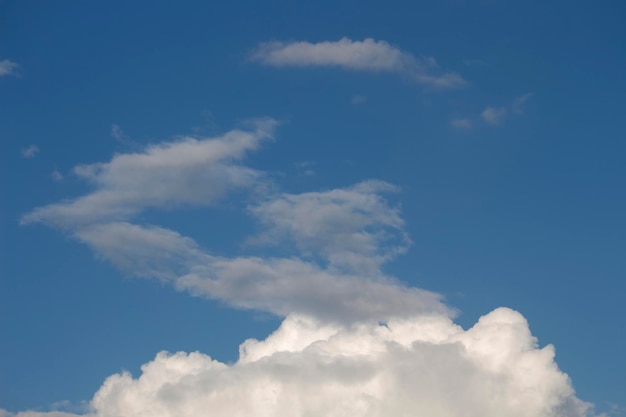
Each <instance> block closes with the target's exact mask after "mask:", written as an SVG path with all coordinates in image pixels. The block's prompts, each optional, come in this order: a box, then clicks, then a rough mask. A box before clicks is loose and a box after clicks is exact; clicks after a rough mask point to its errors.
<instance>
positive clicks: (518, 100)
mask: <svg viewBox="0 0 626 417" xmlns="http://www.w3.org/2000/svg"><path fill="white" fill-rule="evenodd" d="M533 95H534V93H526V94H522V95H521V96H518V97H515V99H514V100H513V106H512V110H513V113H516V114H523V113H524V107H525V105H526V102H527V101H528V100H530V98H531V97H532V96H533Z"/></svg>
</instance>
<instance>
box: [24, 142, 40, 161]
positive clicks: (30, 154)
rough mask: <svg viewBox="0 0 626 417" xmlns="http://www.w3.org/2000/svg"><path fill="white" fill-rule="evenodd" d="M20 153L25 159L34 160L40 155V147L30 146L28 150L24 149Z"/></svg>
mask: <svg viewBox="0 0 626 417" xmlns="http://www.w3.org/2000/svg"><path fill="white" fill-rule="evenodd" d="M20 153H21V154H22V157H23V158H26V159H32V158H34V157H36V156H37V154H38V153H39V146H37V145H30V146H29V147H27V148H22V150H21V151H20Z"/></svg>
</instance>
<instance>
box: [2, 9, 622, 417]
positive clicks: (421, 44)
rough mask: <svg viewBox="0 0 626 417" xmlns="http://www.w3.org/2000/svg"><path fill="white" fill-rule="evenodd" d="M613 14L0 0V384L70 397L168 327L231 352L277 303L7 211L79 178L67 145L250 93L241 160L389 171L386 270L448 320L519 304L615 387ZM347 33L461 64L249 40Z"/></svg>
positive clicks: (224, 120)
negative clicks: (325, 57) (235, 293)
mask: <svg viewBox="0 0 626 417" xmlns="http://www.w3.org/2000/svg"><path fill="white" fill-rule="evenodd" d="M625 15H626V5H624V4H623V2H618V1H603V2H592V1H586V2H584V1H553V2H545V1H541V2H540V1H525V2H516V1H498V0H491V1H487V0H484V1H470V0H467V1H463V0H444V1H426V2H409V1H407V2H385V3H384V4H383V3H380V2H372V1H358V2H357V1H333V2H329V1H319V2H287V1H262V2H261V1H259V2H256V1H254V2H253V1H231V2H196V1H185V2H165V1H150V2H122V1H108V2H100V3H95V2H57V1H49V2H42V1H39V2H37V1H2V2H0V62H1V61H3V60H9V61H10V62H12V63H15V64H17V66H12V67H11V68H10V69H8V70H7V71H6V73H5V74H2V72H1V71H0V143H1V145H0V146H1V148H0V158H1V160H0V166H1V169H2V171H1V177H0V184H1V187H2V189H1V190H2V196H3V198H2V203H1V210H2V211H1V220H2V228H1V241H0V243H1V245H2V247H1V251H0V262H1V268H2V269H1V274H2V276H1V282H0V320H1V321H0V326H1V327H0V358H1V359H0V408H4V409H7V410H10V411H18V410H25V409H38V410H46V409H50V407H51V406H52V404H54V403H56V402H58V401H66V400H67V401H69V402H71V403H72V404H79V403H80V402H81V401H84V400H89V399H90V398H91V396H92V395H93V393H94V392H95V391H97V389H98V387H100V385H101V384H102V381H103V380H104V379H105V378H106V377H107V376H109V375H111V374H113V373H115V372H119V371H120V370H122V369H128V370H130V371H131V372H133V373H136V372H138V370H139V366H140V365H141V364H143V363H145V362H147V361H148V360H150V359H151V358H152V357H154V355H155V354H156V352H158V351H160V350H164V349H165V350H169V351H178V350H183V351H194V350H199V351H202V352H207V353H209V354H211V356H213V357H215V358H217V359H219V360H221V361H226V362H229V361H231V362H232V361H234V360H236V358H237V346H238V345H239V344H240V343H241V342H242V341H243V340H245V339H246V338H249V337H256V338H263V337H265V336H266V335H267V334H269V333H270V332H271V331H273V330H274V329H275V328H276V327H277V325H278V323H280V320H279V319H278V318H276V317H274V316H272V315H270V314H268V313H264V312H255V311H252V312H251V311H246V310H238V309H235V308H231V307H229V306H228V305H226V304H224V303H223V302H217V301H209V300H206V299H202V298H194V297H190V296H189V295H188V294H186V293H181V292H177V291H175V290H174V289H172V288H171V287H170V286H167V285H162V284H161V283H159V282H158V281H154V280H145V279H137V278H134V277H132V276H131V274H127V273H125V272H124V271H120V270H118V269H116V268H115V267H113V266H112V265H111V264H109V263H107V262H105V261H103V260H101V259H99V258H98V257H97V256H96V255H94V253H93V252H92V251H91V250H90V249H89V248H88V247H87V246H84V245H82V244H81V243H79V242H77V241H76V240H74V239H72V238H70V237H68V235H67V234H64V233H63V232H60V231H59V230H56V229H54V228H48V227H46V226H44V225H41V224H33V225H23V226H21V225H20V224H19V220H20V217H21V216H23V215H24V214H26V213H28V212H30V211H31V210H33V209H34V208H36V207H40V206H43V205H46V204H50V203H54V202H59V201H62V200H65V199H68V198H73V197H77V196H80V195H84V194H85V193H86V192H88V191H89V190H90V188H89V187H88V186H86V185H85V183H84V182H82V181H80V180H79V179H77V178H76V176H75V175H73V174H72V168H73V167H74V166H76V165H79V164H89V163H96V162H106V161H109V160H110V159H111V157H112V156H113V155H114V154H121V153H130V152H136V151H137V150H139V149H142V148H143V147H144V146H145V145H147V144H150V143H157V142H161V141H169V140H172V138H173V137H177V136H178V135H192V136H215V135H219V134H222V133H224V132H227V131H230V130H231V129H233V128H236V127H239V126H242V125H244V124H245V121H246V120H248V119H250V118H257V117H272V118H274V119H276V120H278V121H279V126H278V127H277V128H276V133H275V140H273V141H270V142H268V143H265V144H264V145H263V146H262V147H261V148H260V149H259V150H257V151H255V152H253V153H250V154H249V156H248V157H247V158H246V163H245V165H246V166H249V167H253V168H254V169H258V170H262V171H265V172H267V173H268V175H269V176H270V177H271V178H272V179H273V181H274V182H275V183H277V184H280V187H281V189H282V190H284V191H285V192H290V193H301V192H307V191H316V190H327V189H331V188H338V187H348V186H350V185H352V184H354V183H357V182H359V181H362V180H366V179H379V180H383V181H387V182H389V183H392V184H394V185H396V186H398V187H399V188H400V189H401V191H400V192H399V193H394V194H392V195H389V196H388V199H389V201H390V202H391V204H392V205H394V206H396V205H399V206H400V207H401V211H402V217H403V218H404V219H405V221H406V225H405V231H406V232H407V233H408V235H410V237H411V240H412V241H413V245H412V246H411V247H410V249H409V250H408V252H407V253H406V254H404V255H402V256H399V257H398V258H397V259H396V260H394V261H393V262H390V263H388V264H386V265H385V268H384V269H385V271H387V272H388V273H390V274H393V275H394V276H396V277H399V279H401V280H402V281H403V282H405V283H406V284H407V285H410V286H417V287H420V288H425V289H428V290H431V291H436V292H438V293H441V294H443V295H444V297H445V299H446V303H447V304H448V305H449V306H452V307H453V308H456V309H458V311H459V316H458V318H457V319H456V321H457V323H459V324H461V325H462V326H463V327H466V328H467V327H470V326H471V325H472V324H473V323H475V321H476V320H477V318H478V317H479V316H481V315H483V314H485V313H487V312H489V311H491V310H493V309H494V308H496V307H499V306H507V307H510V308H513V309H516V310H518V311H520V312H521V313H523V314H524V316H525V317H526V318H527V319H528V321H529V323H530V326H531V329H532V331H533V334H535V335H536V336H537V337H538V339H539V343H540V344H541V345H545V344H548V343H551V344H554V345H555V346H556V352H557V356H556V361H557V362H558V364H559V367H560V368H561V369H562V370H563V371H564V372H567V373H568V374H569V376H570V377H571V378H572V381H573V385H574V387H575V389H576V392H577V396H578V397H579V398H581V399H583V400H585V401H589V402H592V403H594V404H595V406H596V409H597V410H599V411H603V410H610V409H611V407H612V404H617V405H620V404H621V407H623V406H624V405H625V404H626V403H625V401H624V398H625V397H624V393H625V392H626V356H625V354H624V352H626V332H625V331H624V324H623V321H624V318H626V303H624V302H623V295H624V293H626V284H625V282H626V280H625V278H626V277H625V272H624V271H626V256H625V252H626V220H625V217H624V213H626V195H625V190H626V164H624V155H625V154H626V142H625V138H626V127H625V124H624V111H625V106H624V97H625V96H624V93H625V92H626V80H625V79H624V73H626V52H625V49H624V45H626V31H625V30H624V26H623V20H624V16H625ZM343 37H348V38H349V39H352V40H353V41H362V40H364V39H366V38H372V39H374V40H376V41H385V42H387V43H388V44H389V45H390V47H393V48H397V49H398V50H401V51H404V53H406V54H410V55H412V56H414V57H416V59H417V60H420V59H422V58H421V57H433V58H434V59H436V61H437V63H438V65H439V69H438V70H434V71H436V72H438V73H443V72H452V73H456V74H459V75H460V76H461V77H462V78H463V79H464V80H465V84H464V85H459V86H457V87H455V88H445V89H442V88H436V87H433V86H432V85H429V84H428V83H423V82H419V81H417V80H415V79H413V77H412V74H410V73H409V72H410V71H409V70H404V69H401V70H397V71H396V70H393V71H369V70H366V71H357V70H349V69H348V70H344V69H342V68H339V67H333V66H304V67H297V66H290V65H283V66H279V67H275V66H272V65H266V64H264V63H263V62H260V60H259V59H256V60H255V59H253V58H252V55H253V52H254V51H257V50H258V49H257V48H259V45H260V44H261V43H263V42H270V41H280V42H292V41H307V42H311V43H317V42H323V41H332V42H336V41H339V40H340V39H341V38H343ZM0 65H1V63H0ZM5 65H6V64H5ZM7 68H8V67H7ZM489 109H491V110H489ZM31 146H35V147H36V148H30V152H29V147H31ZM241 208H242V203H241V202H238V201H236V200H233V201H231V200H227V201H225V202H223V203H222V204H220V205H218V206H216V207H213V208H211V210H208V211H207V210H206V209H200V208H193V207H192V208H186V209H183V210H166V211H148V212H146V213H144V214H142V216H143V219H144V220H147V221H149V222H151V223H157V224H160V225H163V226H164V227H168V228H171V229H175V230H177V231H178V232H179V233H181V234H183V235H187V236H192V237H193V238H194V239H195V240H196V241H197V242H198V243H199V244H200V245H202V246H203V247H207V248H211V250H212V251H214V252H217V253H220V254H231V253H233V252H236V251H243V252H245V251H247V250H249V249H248V248H247V247H246V245H244V246H243V249H242V242H243V241H244V240H245V239H246V237H247V236H249V235H250V234H251V233H250V231H251V230H255V225H254V222H253V221H252V220H251V219H250V218H248V217H246V216H242V215H241V211H242V210H241ZM614 412H615V413H619V411H615V410H614ZM616 415H618V414H616Z"/></svg>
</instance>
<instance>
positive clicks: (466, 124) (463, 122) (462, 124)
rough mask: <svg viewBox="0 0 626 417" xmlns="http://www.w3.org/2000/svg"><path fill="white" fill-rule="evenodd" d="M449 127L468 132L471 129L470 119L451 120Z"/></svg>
mask: <svg viewBox="0 0 626 417" xmlns="http://www.w3.org/2000/svg"><path fill="white" fill-rule="evenodd" d="M450 125H451V126H452V127H454V128H457V129H464V130H468V129H471V128H472V121H471V120H470V119H452V120H451V121H450Z"/></svg>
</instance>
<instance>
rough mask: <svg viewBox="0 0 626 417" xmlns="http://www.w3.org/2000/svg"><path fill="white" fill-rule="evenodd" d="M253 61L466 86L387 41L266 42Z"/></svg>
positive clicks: (431, 61)
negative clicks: (369, 73)
mask: <svg viewBox="0 0 626 417" xmlns="http://www.w3.org/2000/svg"><path fill="white" fill-rule="evenodd" d="M251 58H252V59H253V60H256V61H258V62H260V63H262V64H265V65H270V66H274V67H337V68H342V69H344V70H351V71H369V72H391V73H398V74H403V75H406V76H409V77H411V78H412V79H414V80H415V81H416V82H418V83H420V84H424V85H426V86H429V87H433V88H452V87H459V86H461V85H464V84H465V80H464V79H463V77H461V75H459V74H457V73H454V72H444V71H441V69H440V68H439V66H438V65H437V62H436V61H435V60H434V58H432V57H421V58H418V57H415V56H413V55H412V54H410V53H408V52H405V51H402V50H400V49H398V48H396V47H394V46H392V45H390V44H389V43H387V42H385V41H376V40H374V39H371V38H367V39H364V40H363V41H353V40H351V39H348V38H345V37H344V38H341V39H340V40H339V41H324V42H318V43H311V42H306V41H302V42H265V43H262V44H261V45H259V47H258V48H257V49H256V50H254V51H253V52H252V54H251Z"/></svg>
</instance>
